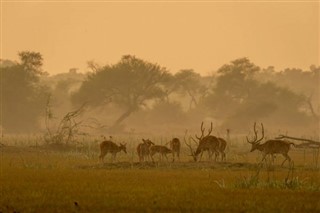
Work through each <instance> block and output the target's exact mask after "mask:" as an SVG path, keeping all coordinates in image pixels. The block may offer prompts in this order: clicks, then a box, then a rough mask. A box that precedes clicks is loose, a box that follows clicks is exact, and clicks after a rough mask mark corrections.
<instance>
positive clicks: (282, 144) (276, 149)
mask: <svg viewBox="0 0 320 213" xmlns="http://www.w3.org/2000/svg"><path fill="white" fill-rule="evenodd" d="M253 131H254V138H253V140H251V141H250V140H249V139H248V137H246V138H247V142H248V143H250V144H251V145H252V147H251V150H250V152H253V151H254V150H256V149H257V150H259V151H261V152H262V160H261V163H262V162H263V161H264V160H265V159H266V156H267V155H271V156H273V155H274V154H282V155H283V157H284V158H285V159H284V161H283V162H282V164H281V166H282V165H283V164H284V162H286V161H287V160H288V161H289V163H290V162H291V158H290V157H289V155H288V152H289V150H290V145H291V144H292V145H294V146H295V144H294V143H292V142H289V141H285V140H279V139H272V140H267V141H266V142H264V143H263V144H260V141H262V139H263V138H264V127H263V124H262V123H261V133H262V136H261V138H260V139H258V131H257V129H256V123H254V125H253Z"/></svg>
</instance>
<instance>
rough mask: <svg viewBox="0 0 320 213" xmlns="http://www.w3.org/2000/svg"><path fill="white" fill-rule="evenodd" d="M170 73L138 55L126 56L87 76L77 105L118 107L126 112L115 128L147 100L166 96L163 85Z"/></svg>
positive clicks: (115, 124)
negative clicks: (112, 105)
mask: <svg viewBox="0 0 320 213" xmlns="http://www.w3.org/2000/svg"><path fill="white" fill-rule="evenodd" d="M168 77H169V73H168V71H167V70H166V69H165V68H164V67H161V66H159V65H157V64H153V63H150V62H147V61H144V60H142V59H139V58H136V57H135V56H131V55H125V56H123V57H122V58H121V60H120V61H119V62H118V63H117V64H114V65H106V66H104V67H102V68H98V69H96V70H95V71H94V72H92V73H90V74H89V75H88V78H87V79H86V80H85V81H84V82H83V84H82V86H81V88H80V89H79V91H78V92H76V93H75V94H74V96H73V102H74V103H78V104H79V103H83V102H87V103H88V104H89V105H92V106H98V105H107V104H115V105H116V106H117V107H120V108H121V109H123V113H122V114H121V115H120V116H119V117H118V119H117V120H116V121H115V122H114V126H113V127H114V128H115V127H117V126H119V125H120V123H121V122H122V121H123V120H124V119H126V118H127V117H128V116H130V115H131V114H132V113H133V112H135V111H137V110H139V109H140V108H141V107H143V106H145V105H146V104H147V101H148V100H152V99H154V98H161V97H163V96H164V95H165V91H164V88H163V83H164V82H165V81H166V80H167V78H168Z"/></svg>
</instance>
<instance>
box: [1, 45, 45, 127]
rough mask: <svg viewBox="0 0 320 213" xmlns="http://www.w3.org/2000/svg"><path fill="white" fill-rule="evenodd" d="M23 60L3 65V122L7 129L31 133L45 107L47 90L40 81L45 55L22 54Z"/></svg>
mask: <svg viewBox="0 0 320 213" xmlns="http://www.w3.org/2000/svg"><path fill="white" fill-rule="evenodd" d="M19 56H20V60H21V61H20V63H12V65H11V66H4V67H1V69H0V71H1V74H0V75H1V94H2V96H1V102H0V104H1V106H2V113H1V116H2V117H1V124H2V127H3V128H4V129H5V130H6V131H7V132H20V133H25V132H32V131H35V130H37V129H38V128H39V122H38V119H39V117H40V116H41V114H42V113H43V110H44V108H45V100H46V96H47V94H48V89H47V87H46V86H43V85H41V84H40V83H39V78H40V75H41V74H42V72H40V69H41V65H42V56H41V54H40V53H35V52H28V51H26V52H21V53H19Z"/></svg>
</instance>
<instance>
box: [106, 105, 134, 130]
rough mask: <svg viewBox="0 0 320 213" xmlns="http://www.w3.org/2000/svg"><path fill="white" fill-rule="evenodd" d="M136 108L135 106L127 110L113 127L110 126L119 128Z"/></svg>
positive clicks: (112, 128)
mask: <svg viewBox="0 0 320 213" xmlns="http://www.w3.org/2000/svg"><path fill="white" fill-rule="evenodd" d="M134 111H135V110H134V108H132V107H131V108H129V109H128V110H127V111H125V112H124V113H123V114H122V115H121V116H120V117H119V118H118V119H117V120H116V121H115V122H114V124H113V125H112V127H111V128H110V129H111V130H117V129H118V128H119V126H120V124H121V123H122V122H123V121H124V120H125V119H126V118H128V117H129V116H130V115H131V113H133V112H134Z"/></svg>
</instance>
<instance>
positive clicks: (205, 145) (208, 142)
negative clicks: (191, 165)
mask: <svg viewBox="0 0 320 213" xmlns="http://www.w3.org/2000/svg"><path fill="white" fill-rule="evenodd" d="M219 144H220V141H219V139H218V138H217V137H215V136H212V135H208V136H205V137H203V138H202V139H201V140H200V141H199V145H198V147H197V149H196V151H195V153H194V155H195V159H197V160H201V158H202V154H203V152H204V151H207V152H208V154H209V159H211V157H212V155H213V153H214V154H215V156H216V158H215V159H217V156H218V155H219V152H218V150H219ZM199 155H200V158H199ZM197 160H196V161H197Z"/></svg>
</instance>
